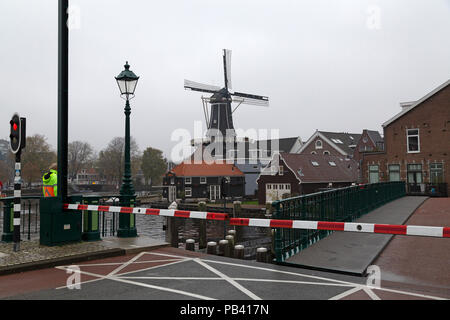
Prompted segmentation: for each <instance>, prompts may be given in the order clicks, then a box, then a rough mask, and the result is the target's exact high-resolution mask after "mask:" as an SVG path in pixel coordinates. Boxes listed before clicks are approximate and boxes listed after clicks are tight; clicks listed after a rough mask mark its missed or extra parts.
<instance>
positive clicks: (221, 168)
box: [170, 162, 244, 177]
mask: <svg viewBox="0 0 450 320" xmlns="http://www.w3.org/2000/svg"><path fill="white" fill-rule="evenodd" d="M170 172H172V173H174V174H175V175H176V176H179V177H222V176H244V173H243V172H242V171H241V170H239V168H238V167H236V166H235V165H233V164H228V163H216V162H213V163H211V164H208V163H206V162H202V163H184V162H183V163H181V164H179V165H177V166H176V167H174V168H173V169H172V170H171V171H170Z"/></svg>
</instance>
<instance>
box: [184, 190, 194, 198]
mask: <svg viewBox="0 0 450 320" xmlns="http://www.w3.org/2000/svg"><path fill="white" fill-rule="evenodd" d="M184 196H185V197H192V188H184Z"/></svg>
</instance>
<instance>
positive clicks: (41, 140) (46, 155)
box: [21, 134, 57, 183]
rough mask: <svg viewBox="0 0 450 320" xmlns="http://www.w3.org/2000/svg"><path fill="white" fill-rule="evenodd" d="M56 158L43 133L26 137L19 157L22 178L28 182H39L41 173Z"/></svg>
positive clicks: (45, 170) (46, 169)
mask: <svg viewBox="0 0 450 320" xmlns="http://www.w3.org/2000/svg"><path fill="white" fill-rule="evenodd" d="M56 159H57V158H56V153H55V151H53V150H52V147H51V146H50V144H48V143H47V138H46V137H45V136H44V135H41V134H35V135H34V136H31V137H27V145H26V147H25V149H23V151H22V159H21V160H22V161H21V162H22V178H23V180H24V181H26V182H28V183H32V182H41V179H42V175H43V174H44V173H45V172H47V171H48V168H49V166H50V164H52V163H53V162H56Z"/></svg>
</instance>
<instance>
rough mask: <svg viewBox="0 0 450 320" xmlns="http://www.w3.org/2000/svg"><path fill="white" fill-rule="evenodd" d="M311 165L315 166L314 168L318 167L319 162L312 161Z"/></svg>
mask: <svg viewBox="0 0 450 320" xmlns="http://www.w3.org/2000/svg"><path fill="white" fill-rule="evenodd" d="M311 164H312V165H313V167H318V166H319V163H318V162H317V161H311Z"/></svg>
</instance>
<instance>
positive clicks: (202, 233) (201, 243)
mask: <svg viewBox="0 0 450 320" xmlns="http://www.w3.org/2000/svg"><path fill="white" fill-rule="evenodd" d="M198 210H199V211H206V202H204V201H200V202H199V203H198ZM198 233H199V235H198V236H199V240H198V248H199V249H205V248H206V246H207V239H206V220H203V219H202V220H200V227H199V231H198Z"/></svg>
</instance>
